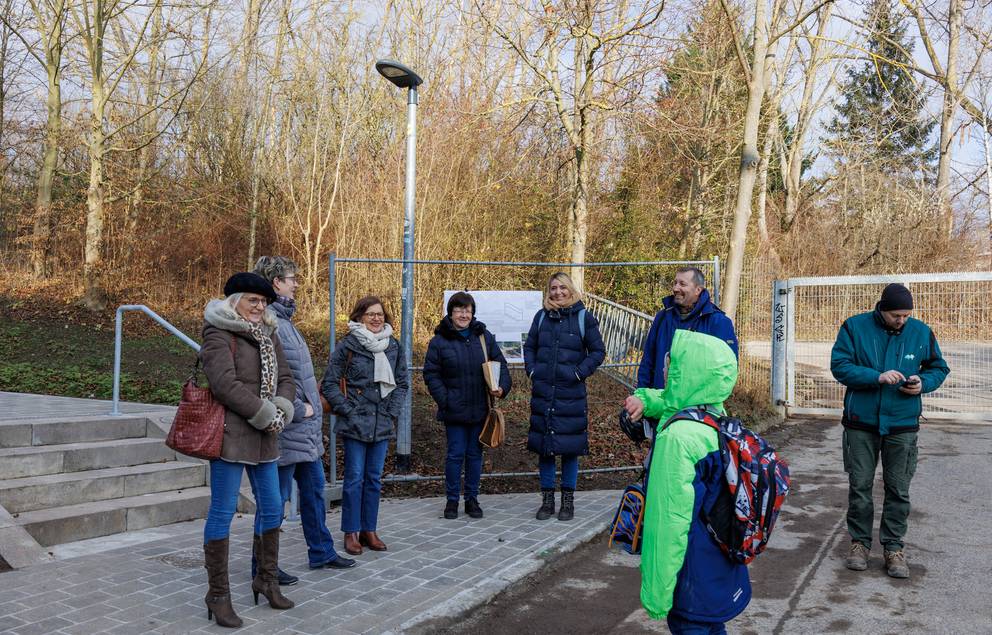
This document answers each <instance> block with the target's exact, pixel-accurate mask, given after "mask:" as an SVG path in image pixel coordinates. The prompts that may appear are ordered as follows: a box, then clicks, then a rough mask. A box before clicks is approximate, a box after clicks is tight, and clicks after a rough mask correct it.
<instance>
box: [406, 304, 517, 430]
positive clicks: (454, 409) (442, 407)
mask: <svg viewBox="0 0 992 635" xmlns="http://www.w3.org/2000/svg"><path fill="white" fill-rule="evenodd" d="M468 330H469V333H468V337H467V338H466V337H462V334H461V333H459V332H458V330H457V329H456V328H455V326H454V324H452V323H451V318H450V317H449V316H445V317H444V319H442V320H441V323H440V324H439V325H438V327H437V328H436V329H434V337H433V338H431V341H430V344H428V345H427V358H426V359H425V360H424V382H425V383H426V384H427V390H428V391H430V393H431V397H433V399H434V401H435V402H436V403H437V419H438V421H443V422H444V423H445V424H447V425H477V424H481V423H482V422H483V421H485V420H486V415H487V414H488V412H489V399H488V397H487V395H488V393H489V387H488V386H487V385H486V380H485V378H483V376H482V363H483V361H485V356H483V354H482V342H480V341H479V336H480V335H482V336H484V337H485V338H486V349H487V350H488V353H489V360H490V361H494V362H499V364H500V371H499V385H500V388H502V389H503V397H506V396H507V395H508V394H510V370H509V369H508V368H507V366H506V358H504V357H503V351H501V350H500V348H499V344H497V343H496V337H495V336H494V335H493V334H492V333H490V332H489V331H487V330H486V325H485V324H483V323H482V322H479V321H478V320H476V319H474V318H473V319H472V322H471V323H469V325H468Z"/></svg>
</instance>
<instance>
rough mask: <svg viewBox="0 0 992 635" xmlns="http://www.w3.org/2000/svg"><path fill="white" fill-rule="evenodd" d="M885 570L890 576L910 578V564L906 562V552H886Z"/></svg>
mask: <svg viewBox="0 0 992 635" xmlns="http://www.w3.org/2000/svg"><path fill="white" fill-rule="evenodd" d="M885 572H886V573H888V574H889V577H890V578H908V577H909V564H907V563H906V554H904V553H903V552H902V549H900V550H899V551H888V550H887V551H886V552H885Z"/></svg>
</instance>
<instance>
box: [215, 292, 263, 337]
mask: <svg viewBox="0 0 992 635" xmlns="http://www.w3.org/2000/svg"><path fill="white" fill-rule="evenodd" d="M203 319H204V320H206V322H207V324H209V325H211V326H214V327H217V328H219V329H222V330H224V331H230V332H232V333H247V332H248V323H247V322H246V321H245V320H244V319H242V318H241V316H240V315H238V313H237V311H235V310H234V308H233V307H231V305H230V304H228V303H227V300H211V301H210V302H207V306H206V308H205V309H203ZM276 319H277V318H276V316H275V313H273V312H272V309H271V308H267V309H265V314H264V315H263V317H262V331H263V332H265V334H266V335H272V333H273V331H275V330H276Z"/></svg>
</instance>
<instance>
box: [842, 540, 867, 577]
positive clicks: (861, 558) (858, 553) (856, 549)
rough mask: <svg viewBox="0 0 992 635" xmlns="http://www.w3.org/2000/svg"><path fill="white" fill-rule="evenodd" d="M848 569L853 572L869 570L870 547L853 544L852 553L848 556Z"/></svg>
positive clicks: (857, 543) (858, 543)
mask: <svg viewBox="0 0 992 635" xmlns="http://www.w3.org/2000/svg"><path fill="white" fill-rule="evenodd" d="M846 564H847V568H848V569H850V570H851V571H864V570H865V569H867V568H868V547H866V546H864V545H863V544H861V543H860V542H852V543H851V551H850V552H849V553H848V554H847V563H846Z"/></svg>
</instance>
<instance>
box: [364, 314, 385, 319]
mask: <svg viewBox="0 0 992 635" xmlns="http://www.w3.org/2000/svg"><path fill="white" fill-rule="evenodd" d="M365 317H367V318H371V319H375V318H384V317H386V314H385V313H366V314H365Z"/></svg>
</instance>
